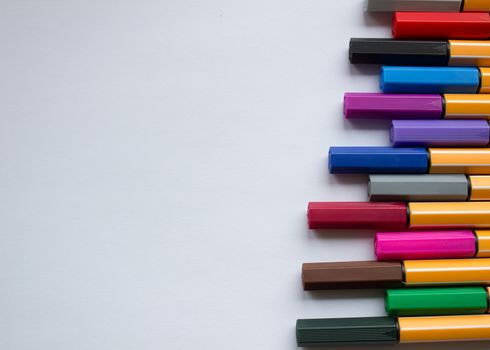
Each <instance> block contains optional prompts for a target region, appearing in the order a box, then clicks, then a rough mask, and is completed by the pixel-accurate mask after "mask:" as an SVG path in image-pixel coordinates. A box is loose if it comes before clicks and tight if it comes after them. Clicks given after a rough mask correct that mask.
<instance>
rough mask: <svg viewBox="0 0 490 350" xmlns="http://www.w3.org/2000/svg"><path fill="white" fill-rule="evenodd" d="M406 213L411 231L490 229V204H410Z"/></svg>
mask: <svg viewBox="0 0 490 350" xmlns="http://www.w3.org/2000/svg"><path fill="white" fill-rule="evenodd" d="M408 212H409V223H408V227H409V228H412V229H420V228H424V229H427V228H463V227H470V228H475V229H478V228H489V227H490V202H412V203H408Z"/></svg>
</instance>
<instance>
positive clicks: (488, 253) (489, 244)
mask: <svg viewBox="0 0 490 350" xmlns="http://www.w3.org/2000/svg"><path fill="white" fill-rule="evenodd" d="M474 233H475V236H476V240H477V242H478V246H477V252H476V257H477V258H490V231H488V230H475V231H474Z"/></svg>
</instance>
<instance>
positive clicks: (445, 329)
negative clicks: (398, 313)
mask: <svg viewBox="0 0 490 350" xmlns="http://www.w3.org/2000/svg"><path fill="white" fill-rule="evenodd" d="M478 340H480V341H481V340H490V315H457V316H420V317H398V318H395V317H390V316H387V317H355V318H319V319H299V320H297V321H296V342H297V344H298V346H299V347H317V346H332V345H340V344H365V345H368V344H397V343H400V344H405V343H430V342H456V341H478Z"/></svg>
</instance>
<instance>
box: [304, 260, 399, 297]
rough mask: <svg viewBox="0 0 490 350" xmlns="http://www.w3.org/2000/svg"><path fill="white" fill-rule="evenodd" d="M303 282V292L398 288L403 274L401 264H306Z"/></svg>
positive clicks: (375, 262) (351, 262) (364, 262)
mask: <svg viewBox="0 0 490 350" xmlns="http://www.w3.org/2000/svg"><path fill="white" fill-rule="evenodd" d="M302 280H303V289H304V290H321V289H361V288H400V287H401V285H402V281H403V273H402V265H401V263H400V262H389V261H350V262H327V263H305V264H303V271H302Z"/></svg>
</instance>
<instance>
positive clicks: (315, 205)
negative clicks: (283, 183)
mask: <svg viewBox="0 0 490 350" xmlns="http://www.w3.org/2000/svg"><path fill="white" fill-rule="evenodd" d="M407 221H408V219H407V206H406V205H405V203H398V202H394V203H390V202H310V203H309V204H308V226H309V228H310V229H373V230H393V229H406V228H407Z"/></svg>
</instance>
